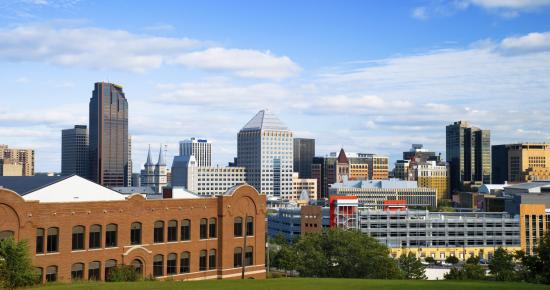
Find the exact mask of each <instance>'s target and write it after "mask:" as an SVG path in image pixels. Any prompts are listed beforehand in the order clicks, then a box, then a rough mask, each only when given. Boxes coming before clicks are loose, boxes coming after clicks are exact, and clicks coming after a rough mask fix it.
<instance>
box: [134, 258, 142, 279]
mask: <svg viewBox="0 0 550 290" xmlns="http://www.w3.org/2000/svg"><path fill="white" fill-rule="evenodd" d="M132 267H134V270H135V271H136V273H138V274H140V275H141V274H142V273H143V263H142V262H141V261H140V260H138V259H135V260H133V261H132Z"/></svg>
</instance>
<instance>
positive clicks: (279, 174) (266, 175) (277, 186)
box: [237, 110, 294, 197]
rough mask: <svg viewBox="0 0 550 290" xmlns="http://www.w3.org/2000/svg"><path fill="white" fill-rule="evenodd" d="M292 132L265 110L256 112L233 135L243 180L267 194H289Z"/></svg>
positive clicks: (290, 191) (291, 165) (278, 195)
mask: <svg viewBox="0 0 550 290" xmlns="http://www.w3.org/2000/svg"><path fill="white" fill-rule="evenodd" d="M293 143H294V142H293V133H292V131H290V130H289V129H288V128H287V127H286V125H284V124H283V123H282V122H281V120H279V118H277V117H276V116H275V115H274V114H273V113H271V112H270V111H269V110H261V111H259V112H258V113H257V114H256V115H255V116H254V117H253V118H252V119H251V120H250V121H248V123H246V125H245V126H244V127H243V128H242V129H241V130H240V131H239V133H238V136H237V160H238V165H239V166H243V167H245V168H246V181H247V182H248V183H249V184H250V185H252V186H254V187H255V188H256V189H257V190H258V191H259V192H261V193H264V194H267V195H271V196H277V197H280V196H285V195H290V194H291V193H292V173H293V157H294V155H293Z"/></svg>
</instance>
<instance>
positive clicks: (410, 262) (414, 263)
mask: <svg viewBox="0 0 550 290" xmlns="http://www.w3.org/2000/svg"><path fill="white" fill-rule="evenodd" d="M397 264H398V265H399V269H401V272H402V273H403V278H405V279H419V280H424V279H426V267H424V265H422V262H421V261H420V259H418V258H416V255H415V254H413V253H411V252H409V253H408V254H405V253H403V254H401V256H399V259H398V260H397Z"/></svg>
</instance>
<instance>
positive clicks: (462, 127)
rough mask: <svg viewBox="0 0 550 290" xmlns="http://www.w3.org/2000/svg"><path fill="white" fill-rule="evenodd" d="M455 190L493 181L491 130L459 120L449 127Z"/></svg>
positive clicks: (448, 138) (448, 145)
mask: <svg viewBox="0 0 550 290" xmlns="http://www.w3.org/2000/svg"><path fill="white" fill-rule="evenodd" d="M446 135H447V136H446V148H447V152H446V153H447V162H449V164H450V169H451V174H450V176H451V189H452V190H463V189H467V187H468V186H470V185H479V184H480V183H491V132H490V131H489V130H482V129H479V128H477V127H472V126H470V124H469V123H468V122H465V121H458V122H454V123H453V124H451V125H448V126H447V128H446Z"/></svg>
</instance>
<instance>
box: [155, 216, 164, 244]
mask: <svg viewBox="0 0 550 290" xmlns="http://www.w3.org/2000/svg"><path fill="white" fill-rule="evenodd" d="M153 234H154V235H153V242H155V243H163V242H164V222H163V221H156V222H155V230H154V233H153Z"/></svg>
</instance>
